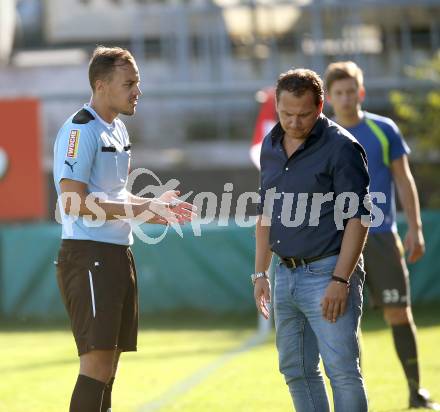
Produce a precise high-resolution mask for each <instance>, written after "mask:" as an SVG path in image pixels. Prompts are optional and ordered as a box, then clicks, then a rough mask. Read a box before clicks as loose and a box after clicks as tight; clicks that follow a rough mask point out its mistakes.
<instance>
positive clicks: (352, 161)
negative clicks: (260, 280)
mask: <svg viewBox="0 0 440 412" xmlns="http://www.w3.org/2000/svg"><path fill="white" fill-rule="evenodd" d="M283 138H284V131H283V129H282V128H281V125H280V124H279V123H278V124H277V125H276V126H275V127H274V128H273V129H272V131H271V132H270V133H269V134H268V135H267V136H266V137H265V138H264V141H263V145H262V149H261V159H260V163H261V182H260V196H261V202H260V204H259V206H258V208H257V213H258V214H263V215H264V216H268V217H270V222H271V227H270V247H271V249H272V250H273V252H275V253H276V254H277V255H279V256H282V257H298V258H311V257H317V256H322V255H327V254H331V253H337V252H339V250H340V248H341V243H342V238H343V234H344V227H345V224H346V222H347V219H348V218H350V217H358V218H360V217H361V216H365V219H366V221H368V220H369V218H370V212H369V203H368V201H369V197H368V185H369V180H370V179H369V176H368V171H367V160H366V155H365V151H364V149H363V148H362V146H361V145H360V144H359V143H358V142H357V140H356V139H355V138H354V137H353V136H352V135H351V134H350V133H348V132H347V131H346V130H345V129H343V128H342V127H340V126H339V125H337V124H336V123H334V122H332V121H331V120H329V119H327V118H326V117H325V116H324V115H321V116H320V117H319V118H318V120H317V121H316V123H315V125H314V127H313V128H312V130H311V132H310V134H309V136H308V137H307V139H306V140H305V142H304V143H303V144H302V145H301V146H300V147H299V148H298V149H297V150H296V151H295V152H294V153H293V155H292V156H291V157H290V158H288V157H287V154H286V151H285V150H284V147H283V144H282V141H283ZM347 192H350V194H346V193H347ZM339 195H340V196H339ZM338 196H339V197H338ZM336 199H338V201H336ZM348 199H350V200H348ZM344 200H345V202H344ZM350 202H351V203H350ZM357 202H358V204H357ZM271 205H272V206H273V207H271ZM338 205H339V206H338ZM344 212H345V213H346V215H343V214H342V213H344Z"/></svg>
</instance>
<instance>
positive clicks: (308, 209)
mask: <svg viewBox="0 0 440 412" xmlns="http://www.w3.org/2000/svg"><path fill="white" fill-rule="evenodd" d="M323 100H324V91H323V85H322V81H321V79H320V78H319V76H318V75H317V74H316V73H315V72H313V71H311V70H306V69H297V70H290V71H288V72H287V73H284V74H282V75H281V76H280V77H279V79H278V82H277V87H276V107H277V112H278V116H279V119H280V122H279V123H278V124H277V125H276V126H275V127H274V128H273V129H272V131H271V132H270V133H269V134H268V135H267V136H266V137H265V139H264V141H263V145H262V151H261V159H260V163H261V188H260V193H261V203H260V206H259V210H258V217H257V225H256V258H255V273H254V274H253V275H252V280H253V282H254V285H255V286H254V295H255V300H256V305H257V308H258V309H259V311H260V312H261V313H262V314H263V315H264V316H265V317H268V313H269V311H268V302H269V301H270V282H269V279H268V277H267V275H266V271H267V270H268V268H269V264H270V260H271V257H272V252H274V253H275V254H276V255H278V256H279V258H280V264H279V265H278V266H277V268H276V272H275V290H274V312H275V327H276V340H277V348H278V353H279V367H280V371H281V373H283V375H284V377H285V380H286V383H287V384H288V386H289V390H290V393H291V395H292V399H293V402H294V405H295V408H296V411H297V412H303V411H304V412H305V411H311V410H317V411H320V412H326V411H329V410H330V408H329V402H328V398H327V394H326V391H325V386H324V381H323V378H322V375H321V373H320V371H319V367H318V363H319V356H320V355H321V357H322V360H323V363H324V366H325V370H326V373H327V376H328V377H329V379H330V382H331V385H332V389H333V399H334V405H335V410H336V411H337V412H344V411H347V412H352V411H357V412H364V411H367V409H368V407H367V400H366V394H365V389H364V384H363V379H362V376H361V372H360V368H359V345H358V339H357V331H358V325H359V320H360V316H361V306H362V287H363V282H364V272H363V267H362V258H361V253H362V248H363V246H364V243H365V239H366V236H367V230H368V229H367V227H366V226H368V224H369V221H370V213H369V197H368V185H369V176H368V172H367V166H366V156H365V152H364V150H363V148H362V147H361V146H360V144H359V143H358V142H357V141H356V140H355V139H354V138H353V137H352V136H351V135H350V134H349V133H348V132H347V131H345V130H344V129H342V128H341V127H339V126H338V125H337V124H335V123H334V122H332V121H330V120H329V119H327V118H326V117H325V116H324V115H323V114H322V108H323ZM361 220H362V221H361Z"/></svg>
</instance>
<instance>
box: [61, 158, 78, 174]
mask: <svg viewBox="0 0 440 412" xmlns="http://www.w3.org/2000/svg"><path fill="white" fill-rule="evenodd" d="M77 163H78V162H75V163H74V164H70V163H69V162H68V161H67V160H65V161H64V164H65V165H67V166H69V167H70V169H71V170H72V173H73V166H75V165H76V164H77Z"/></svg>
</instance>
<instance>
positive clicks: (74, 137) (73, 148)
mask: <svg viewBox="0 0 440 412" xmlns="http://www.w3.org/2000/svg"><path fill="white" fill-rule="evenodd" d="M78 145H79V130H78V129H73V130H71V131H70V134H69V144H68V145H67V157H70V158H72V159H75V158H76V155H77V154H78Z"/></svg>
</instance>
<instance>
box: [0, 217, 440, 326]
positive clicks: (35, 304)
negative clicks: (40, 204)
mask: <svg viewBox="0 0 440 412" xmlns="http://www.w3.org/2000/svg"><path fill="white" fill-rule="evenodd" d="M423 222H424V225H425V237H426V243H427V252H426V255H425V257H424V258H423V259H422V260H421V261H420V262H418V263H417V264H415V265H412V266H411V277H410V280H411V293H412V296H411V299H412V301H413V303H415V304H418V303H429V302H431V303H433V302H438V301H439V300H440V282H439V280H438V263H437V262H438V250H440V212H425V213H424V214H423ZM405 229H406V227H405V225H404V224H403V223H401V224H399V230H400V232H401V233H402V234H404V232H405ZM143 230H144V231H145V233H147V234H148V235H149V236H151V237H153V238H156V237H159V236H160V235H161V233H162V231H163V228H160V227H154V226H149V227H148V226H145V227H144V228H143ZM59 238H60V227H59V226H58V225H56V224H51V223H35V224H27V225H5V226H2V227H0V257H1V265H0V305H1V306H0V318H2V319H3V320H5V319H9V320H11V319H12V320H29V319H37V320H38V319H39V320H41V319H59V318H63V317H65V316H66V315H65V310H64V308H63V305H62V302H61V298H60V295H59V291H58V288H57V283H56V276H55V265H54V261H56V253H57V250H58V246H59V244H60V239H59ZM133 251H134V254H135V257H136V265H137V270H138V276H139V278H138V287H139V299H140V301H141V305H140V311H141V314H144V315H145V314H152V313H161V312H162V313H163V312H165V313H166V312H180V311H184V312H185V313H187V312H188V311H194V312H203V313H207V314H231V315H233V316H236V315H240V314H248V313H249V314H250V313H252V312H254V311H255V303H254V299H253V293H252V288H251V286H250V282H249V276H248V275H249V273H251V272H252V270H253V256H254V235H253V229H252V228H241V227H238V226H237V225H236V224H234V223H233V222H230V225H229V226H228V227H219V226H218V225H217V224H216V223H211V224H209V225H206V226H205V227H204V228H203V232H202V236H195V235H194V232H193V231H192V229H191V226H185V227H184V230H183V237H180V236H179V235H178V234H177V233H176V232H174V231H172V230H170V232H169V233H168V234H167V236H166V237H165V239H164V240H163V241H161V242H160V243H158V244H157V245H154V246H152V245H145V244H144V243H142V242H141V241H139V240H137V241H136V242H135V244H134V247H133Z"/></svg>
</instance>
